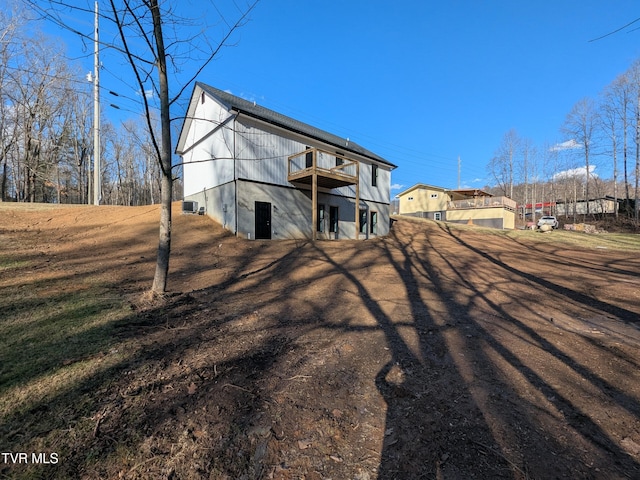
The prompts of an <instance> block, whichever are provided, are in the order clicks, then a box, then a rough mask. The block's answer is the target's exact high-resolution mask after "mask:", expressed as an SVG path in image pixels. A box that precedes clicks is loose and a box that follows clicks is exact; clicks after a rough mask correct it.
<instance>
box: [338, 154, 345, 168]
mask: <svg viewBox="0 0 640 480" xmlns="http://www.w3.org/2000/svg"><path fill="white" fill-rule="evenodd" d="M338 155H342V153H341V152H336V167H339V166H340V165H342V164H344V159H343V158H342V157H341V156H338Z"/></svg>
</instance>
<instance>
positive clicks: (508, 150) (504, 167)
mask: <svg viewBox="0 0 640 480" xmlns="http://www.w3.org/2000/svg"><path fill="white" fill-rule="evenodd" d="M520 142H521V139H520V137H519V136H518V133H517V132H516V130H515V129H511V130H509V131H508V132H507V133H505V135H504V137H503V138H502V143H501V144H500V147H499V148H498V150H497V151H496V154H495V156H494V157H493V158H492V159H491V161H490V162H489V165H488V169H489V171H490V172H491V175H492V176H493V178H494V179H495V180H496V182H497V184H498V186H499V187H500V188H501V190H502V194H503V195H505V196H507V197H509V198H513V185H514V169H515V167H514V164H515V162H516V156H517V154H518V151H519V149H520Z"/></svg>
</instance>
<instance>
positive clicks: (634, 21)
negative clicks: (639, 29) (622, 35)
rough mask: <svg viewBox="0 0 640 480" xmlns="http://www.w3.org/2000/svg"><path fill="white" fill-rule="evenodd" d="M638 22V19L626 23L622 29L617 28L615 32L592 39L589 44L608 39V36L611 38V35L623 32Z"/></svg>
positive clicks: (639, 18) (639, 19)
mask: <svg viewBox="0 0 640 480" xmlns="http://www.w3.org/2000/svg"><path fill="white" fill-rule="evenodd" d="M638 21H640V17H638V18H636V19H635V20H633V21H631V22H629V23H627V24H626V25H624V26H622V27H620V28H617V29H616V30H614V31H613V32H609V33H606V34H604V35H602V36H601V37H598V38H594V39H591V40H589V43H591V42H597V41H598V40H602V39H603V38H606V37H609V36H611V35H613V34H615V33H618V32H619V31H621V30H624V29H625V28H627V27H629V26H631V25H633V24H634V23H636V22H638Z"/></svg>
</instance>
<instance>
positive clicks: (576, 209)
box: [555, 196, 624, 216]
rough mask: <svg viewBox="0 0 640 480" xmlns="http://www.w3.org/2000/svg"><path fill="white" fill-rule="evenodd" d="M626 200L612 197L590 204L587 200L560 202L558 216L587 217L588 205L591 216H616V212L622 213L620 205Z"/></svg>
mask: <svg viewBox="0 0 640 480" xmlns="http://www.w3.org/2000/svg"><path fill="white" fill-rule="evenodd" d="M623 201H624V200H623V199H621V198H618V199H617V200H616V199H615V198H614V197H611V196H605V197H601V198H593V199H591V200H589V201H588V202H587V201H586V200H577V201H575V202H573V201H569V202H563V201H561V200H558V201H557V202H556V205H555V207H556V208H555V211H556V215H566V216H570V215H573V214H574V213H575V214H576V215H586V214H587V203H588V205H589V213H590V214H606V213H610V214H614V213H616V211H618V212H619V211H620V210H619V209H620V204H621V203H622V202H623Z"/></svg>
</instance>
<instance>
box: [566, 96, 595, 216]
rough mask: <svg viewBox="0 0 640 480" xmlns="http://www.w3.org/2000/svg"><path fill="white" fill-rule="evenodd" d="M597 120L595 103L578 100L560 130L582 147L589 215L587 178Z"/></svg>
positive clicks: (586, 99) (589, 173)
mask: <svg viewBox="0 0 640 480" xmlns="http://www.w3.org/2000/svg"><path fill="white" fill-rule="evenodd" d="M596 121H597V112H596V107H595V103H594V101H593V100H592V99H591V98H588V97H585V98H583V99H582V100H579V101H578V102H577V103H576V104H575V105H574V106H573V108H572V109H571V111H570V112H569V114H568V115H567V118H566V120H565V123H564V126H563V127H562V131H563V132H564V133H565V134H567V135H569V136H570V137H571V138H572V139H573V140H575V141H576V142H577V143H578V144H579V145H580V146H581V148H582V151H583V154H584V162H585V197H586V200H587V204H586V207H587V208H586V215H589V178H590V175H591V165H590V157H591V154H592V146H593V135H594V130H595V126H596Z"/></svg>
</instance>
